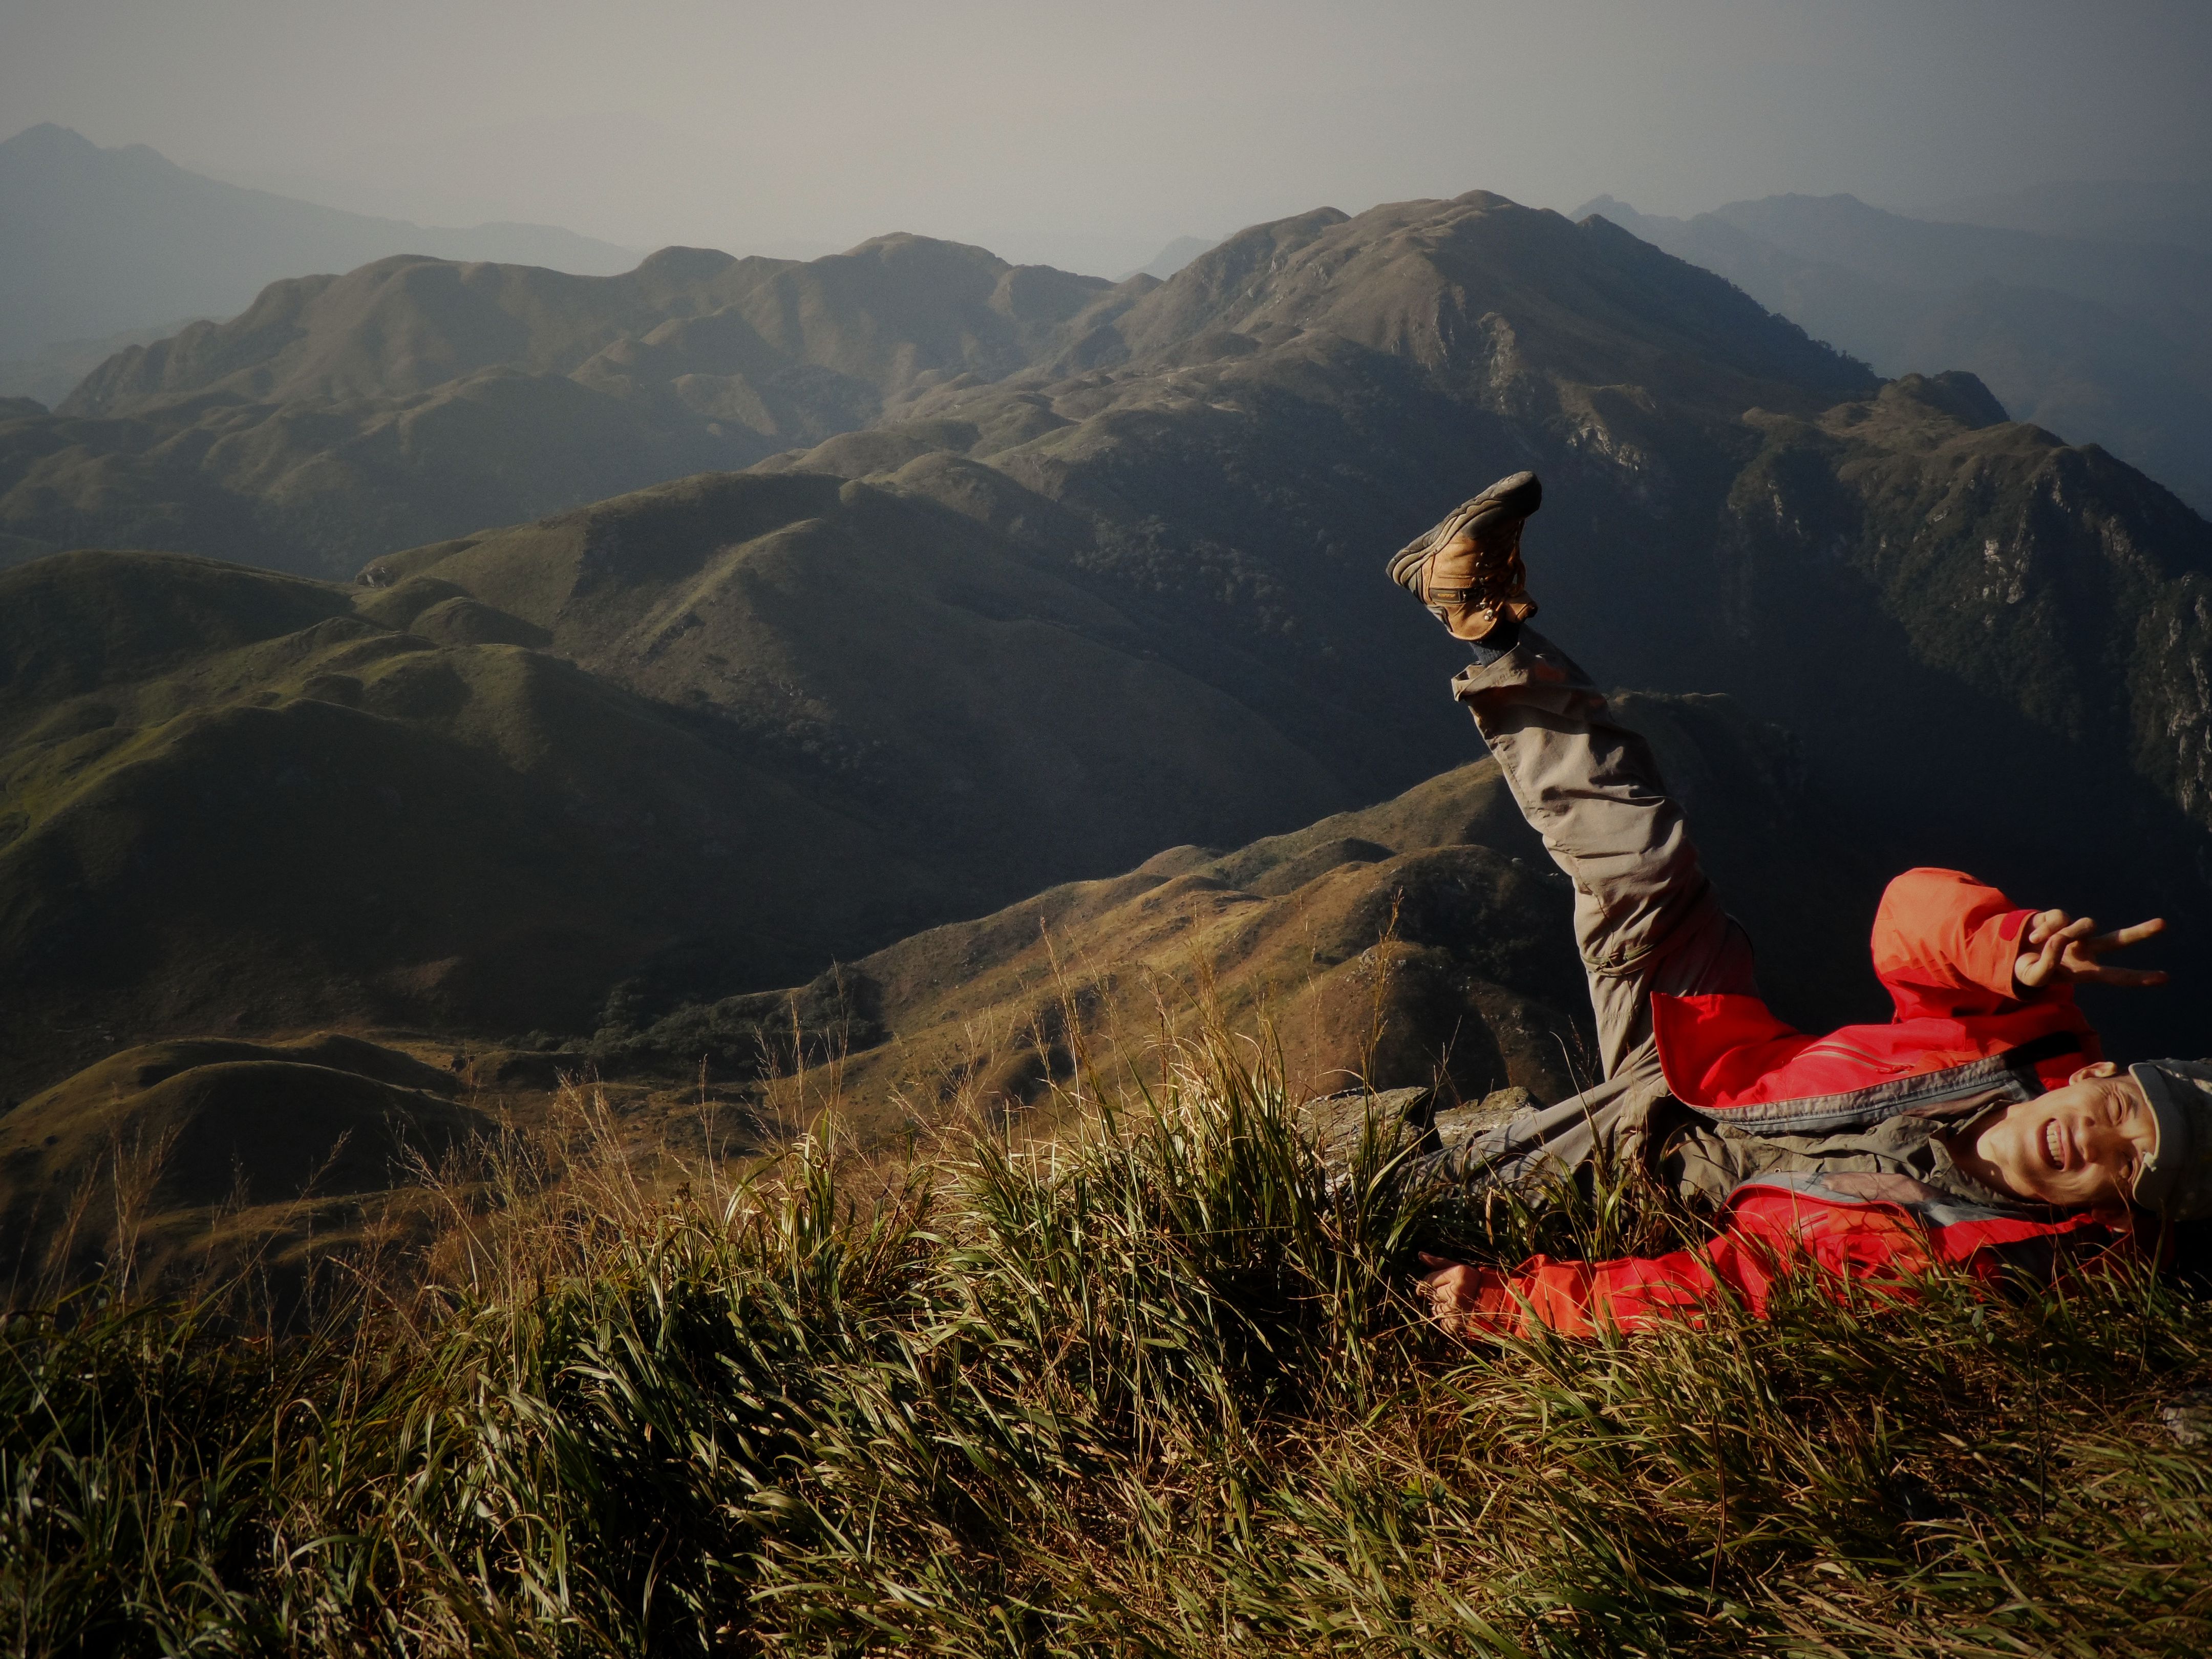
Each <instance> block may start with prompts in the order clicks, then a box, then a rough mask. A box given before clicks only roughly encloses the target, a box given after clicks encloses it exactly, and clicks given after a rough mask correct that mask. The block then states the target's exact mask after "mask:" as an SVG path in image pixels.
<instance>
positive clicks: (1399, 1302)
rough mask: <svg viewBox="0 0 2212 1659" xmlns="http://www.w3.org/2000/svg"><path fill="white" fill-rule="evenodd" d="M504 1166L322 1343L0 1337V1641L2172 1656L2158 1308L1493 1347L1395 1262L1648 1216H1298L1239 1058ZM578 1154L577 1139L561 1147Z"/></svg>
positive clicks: (2186, 1568)
mask: <svg viewBox="0 0 2212 1659" xmlns="http://www.w3.org/2000/svg"><path fill="white" fill-rule="evenodd" d="M581 1128H582V1130H583V1131H584V1132H585V1133H582V1134H581V1135H580V1137H579V1138H577V1139H574V1140H573V1141H572V1142H571V1143H569V1144H568V1145H566V1146H558V1147H552V1148H550V1149H549V1148H547V1147H543V1146H540V1147H537V1148H530V1149H509V1151H508V1154H507V1156H506V1157H504V1158H502V1160H501V1163H500V1165H499V1178H498V1179H497V1180H495V1181H493V1182H489V1183H479V1184H478V1185H477V1186H475V1187H472V1188H471V1189H470V1193H471V1197H470V1199H469V1200H468V1201H467V1202H465V1203H462V1202H460V1201H459V1200H458V1199H457V1201H456V1211H455V1221H454V1224H453V1227H452V1229H451V1230H450V1231H449V1232H448V1235H447V1237H446V1239H445V1240H444V1241H442V1243H441V1245H440V1247H439V1251H438V1253H437V1254H436V1255H435V1256H434V1257H433V1259H432V1263H431V1272H430V1277H429V1282H428V1284H427V1285H425V1286H424V1287H423V1288H422V1289H421V1290H420V1291H418V1292H416V1293H415V1294H413V1295H411V1296H410V1297H408V1298H406V1299H404V1300H400V1301H394V1300H392V1299H391V1298H389V1297H381V1298H380V1297H379V1296H377V1295H376V1294H374V1293H373V1291H372V1290H371V1288H370V1282H371V1281H370V1280H369V1279H366V1278H365V1279H364V1280H363V1285H362V1289H361V1290H360V1291H359V1292H358V1293H357V1294H356V1297H354V1298H353V1299H352V1301H351V1302H350V1303H349V1304H344V1305H342V1306H339V1307H337V1308H335V1309H333V1310H332V1311H331V1313H330V1314H329V1315H328V1316H326V1317H325V1318H324V1319H323V1320H322V1321H321V1322H320V1323H319V1325H318V1327H317V1328H316V1329H315V1330H313V1332H311V1333H308V1334H303V1335H295V1336H290V1337H284V1338H281V1339H280V1338H276V1337H272V1336H270V1335H267V1334H264V1335H261V1336H258V1337H256V1336H253V1335H252V1334H249V1333H248V1332H246V1330H245V1329H243V1328H241V1326H240V1322H239V1321H238V1320H237V1318H236V1316H235V1312H234V1310H229V1309H226V1308H224V1307H222V1306H220V1305H218V1304H213V1303H210V1304H208V1305H206V1306H203V1307H199V1308H182V1307H175V1306H163V1307H155V1306H132V1305H129V1304H125V1302H123V1301H121V1300H118V1299H115V1298H112V1297H111V1298H107V1299H104V1300H103V1299H101V1298H100V1296H99V1295H98V1293H96V1292H88V1293H87V1294H86V1295H84V1296H83V1297H80V1298H78V1299H77V1300H75V1301H71V1302H65V1303H64V1304H59V1305H58V1306H55V1307H53V1308H51V1309H49V1310H46V1311H44V1312H41V1313H40V1314H37V1315H34V1316H17V1317H15V1318H14V1319H13V1320H11V1321H10V1322H9V1323H8V1325H7V1326H6V1327H5V1328H4V1331H3V1332H0V1504H4V1510H0V1640H4V1641H5V1642H6V1643H7V1644H8V1645H9V1648H10V1649H11V1650H21V1651H27V1652H103V1653H106V1652H118V1653H155V1652H187V1651H190V1652H210V1653H226V1652H255V1653H258V1652H270V1653H275V1652H279V1651H282V1652H302V1651H307V1652H333V1653H335V1652H349V1653H350V1652H362V1651H378V1652H392V1651H397V1652H405V1653H423V1654H445V1653H459V1652H464V1651H465V1652H470V1653H495V1654H506V1653H512V1654H518V1655H521V1654H528V1655H538V1654H567V1653H575V1654H597V1653H646V1652H652V1653H678V1652H695V1651H696V1652H702V1653H718V1652H727V1653H738V1654H743V1653H758V1652H766V1651H771V1650H774V1651H789V1652H803V1653H862V1652H871V1651H874V1652H896V1653H945V1654H985V1653H989V1654H1020V1653H1039V1654H1044V1653H1069V1654H1073V1653H1098V1652H1106V1653H1127V1654H1213V1653H1220V1654H1230V1653H1249V1652H1255V1651H1267V1652H1271V1653H1285V1652H1293V1653H1305V1652H1322V1651H1328V1652H1336V1651H1347V1650H1348V1651H1358V1652H1373V1653H1390V1654H1422V1655H1429V1654H1436V1655H1445V1654H1469V1655H1479V1654H1531V1655H1535V1654H1542V1655H1553V1654H1557V1655H1569V1654H1590V1653H1610V1652H1639V1653H1711V1654H1737V1653H1747V1652H1774V1653H1806V1654H1814V1653H1821V1654H1832V1653H1846V1654H1861V1653H1863V1654H1893V1653H1894V1654H1905V1653H1912V1654H1921V1653H1952V1654H1960V1655H1968V1654H1993V1655H1994V1654H2006V1655H2017V1654H2034V1653H2052V1654H2059V1653H2069V1654H2070V1653H2081V1654H2087V1653H2096V1654H2130V1653H2142V1654H2193V1653H2197V1652H2202V1651H2204V1650H2206V1649H2207V1648H2208V1646H2212V1559H2208V1549H2207V1543H2208V1538H2212V1528H2208V1514H2207V1505H2208V1501H2212V1449H2208V1448H2207V1446H2206V1445H2204V1444H2203V1443H2197V1444H2184V1443H2181V1442H2180V1441H2179V1440H2178V1439H2177V1438H2176V1437H2175V1436H2174V1435H2173V1434H2172V1433H2171V1432H2169V1431H2167V1430H2166V1428H2164V1427H2162V1426H2161V1422H2160V1409H2161V1407H2167V1406H2170V1405H2172V1402H2173V1401H2175V1400H2176V1399H2177V1398H2178V1397H2179V1396H2180V1395H2184V1394H2186V1393H2187V1392H2189V1391H2191V1390H2192V1389H2198V1388H2201V1387H2203V1386H2205V1385H2206V1384H2208V1383H2212V1320H2208V1316H2207V1313H2206V1310H2204V1309H2203V1307H2202V1306H2201V1305H2200V1304H2197V1303H2196V1302H2193V1301H2191V1300H2188V1299H2185V1298H2184V1297H2179V1295H2177V1294H2176V1293H2173V1292H2172V1291H2168V1290H2166V1289H2164V1288H2162V1287H2160V1286H2159V1285H2156V1284H2154V1283H2152V1282H2150V1281H2148V1279H2143V1280H2115V1281H2110V1282H2105V1283H2100V1284H2096V1285H2085V1286H2081V1287H2080V1288H2078V1289H2076V1290H2075V1291H2072V1292H2070V1293H2069V1294H2067V1295H2064V1296H2051V1297H2040V1298H2030V1299H2027V1300H2022V1301H2016V1302H1998V1301H1990V1300H1986V1299H1983V1298H1979V1297H1976V1296H1974V1295H1973V1294H1972V1293H1971V1292H1970V1291H1968V1290H1967V1289H1966V1287H1965V1286H1963V1285H1960V1284H1957V1283H1954V1282H1952V1281H1949V1280H1944V1279H1936V1280H1931V1281H1930V1282H1929V1283H1928V1284H1927V1285H1925V1286H1924V1287H1923V1291H1922V1293H1921V1294H1920V1295H1919V1297H1917V1299H1916V1300H1915V1301H1914V1302H1912V1303H1911V1304H1909V1305H1903V1306H1899V1305H1890V1306H1887V1307H1884V1308H1881V1309H1875V1308H1869V1307H1865V1306H1860V1305H1856V1304H1850V1303H1841V1304H1839V1303H1838V1302H1837V1301H1835V1300H1833V1299H1832V1298H1829V1297H1822V1296H1820V1295H1818V1294H1815V1293H1813V1292H1811V1291H1807V1292H1805V1293H1803V1294H1801V1295H1799V1296H1796V1297H1785V1298H1784V1301H1783V1304H1782V1305H1781V1306H1780V1307H1779V1308H1778V1310H1777V1311H1776V1314H1775V1316H1774V1317H1773V1318H1772V1319H1771V1320H1770V1321H1769V1322H1765V1323H1763V1324H1761V1323H1754V1322H1749V1321H1746V1320H1742V1319H1739V1318H1736V1317H1734V1316H1726V1315H1723V1316H1719V1317H1717V1318H1716V1319H1715V1320H1713V1321H1712V1322H1711V1323H1710V1324H1709V1325H1708V1326H1707V1327H1706V1328H1703V1329H1699V1330H1690V1329H1674V1330H1668V1331H1666V1332H1662V1333H1659V1334H1650V1335H1644V1336H1640V1337H1636V1338H1632V1339H1617V1340H1607V1341H1589V1342H1564V1341H1556V1340H1534V1341H1529V1342H1525V1343H1515V1344H1509V1345H1504V1346H1499V1347H1496V1348H1490V1349H1484V1350H1481V1351H1474V1350H1468V1349H1464V1348H1458V1347H1455V1346H1449V1345H1447V1344H1445V1343H1443V1342H1442V1341H1441V1340H1437V1338H1435V1337H1434V1336H1433V1335H1431V1334H1430V1333H1428V1332H1427V1331H1426V1330H1425V1329H1424V1328H1422V1327H1421V1326H1420V1325H1419V1322H1418V1321H1417V1320H1416V1319H1415V1317H1414V1312H1413V1309H1412V1307H1411V1306H1410V1305H1409V1304H1408V1303H1407V1300H1406V1298H1405V1295H1404V1291H1405V1286H1406V1285H1407V1281H1408V1277H1409V1270H1410V1267H1411V1264H1412V1262H1413V1256H1414V1252H1415V1251H1416V1249H1419V1248H1437V1247H1439V1246H1443V1247H1446V1248H1451V1249H1459V1250H1462V1251H1466V1252H1468V1253H1480V1254H1486V1255H1495V1256H1500V1257H1512V1256H1516V1255H1518V1254H1520V1253H1521V1252H1522V1251H1524V1250H1526V1249H1528V1248H1530V1247H1531V1246H1532V1245H1534V1244H1538V1243H1541V1244H1543V1245H1544V1246H1545V1247H1547V1248H1550V1249H1555V1250H1556V1249H1559V1248H1561V1245H1562V1243H1563V1242H1570V1243H1571V1241H1572V1240H1573V1239H1575V1238H1576V1237H1580V1239H1581V1240H1582V1242H1583V1243H1584V1244H1585V1245H1588V1246H1590V1247H1594V1248H1605V1247H1606V1246H1607V1244H1609V1243H1613V1242H1615V1241H1618V1240H1620V1239H1621V1238H1624V1237H1631V1236H1632V1235H1634V1234H1636V1233H1637V1232H1638V1231H1645V1232H1649V1231H1653V1230H1663V1229H1664V1228H1665V1226H1667V1225H1668V1223H1667V1222H1666V1221H1665V1219H1664V1218H1662V1217H1658V1216H1656V1214H1655V1213H1653V1212H1650V1211H1648V1210H1645V1209H1642V1208H1640V1207H1639V1205H1638V1200H1637V1195H1636V1194H1635V1193H1634V1192H1633V1190H1632V1188H1628V1187H1626V1185H1625V1184H1622V1183H1601V1186H1600V1190H1598V1191H1596V1192H1595V1193H1591V1192H1583V1193H1575V1192H1571V1191H1570V1192H1563V1193H1561V1194H1557V1195H1556V1197H1555V1199H1554V1200H1553V1201H1552V1202H1550V1203H1548V1204H1547V1205H1545V1206H1533V1207H1532V1206H1525V1205H1516V1206H1493V1207H1492V1212H1490V1213H1488V1214H1486V1215H1485V1214H1468V1213H1462V1212H1455V1211H1454V1210H1452V1209H1449V1208H1448V1207H1443V1206H1439V1205H1438V1203H1437V1201H1436V1200H1433V1199H1432V1198H1430V1197H1427V1196H1425V1195H1423V1194H1421V1193H1419V1192H1418V1191H1416V1190H1415V1189H1414V1188H1413V1187H1412V1186H1411V1185H1410V1184H1409V1182H1408V1181H1407V1176H1406V1172H1405V1170H1404V1169H1403V1167H1402V1165H1400V1164H1393V1163H1392V1162H1391V1161H1390V1160H1389V1159H1388V1158H1385V1157H1383V1156H1382V1155H1381V1154H1380V1153H1379V1152H1370V1153H1369V1154H1368V1155H1366V1156H1364V1157H1363V1158H1361V1159H1360V1160H1359V1161H1358V1163H1357V1164H1356V1165H1355V1167H1354V1169H1353V1170H1352V1176H1351V1179H1350V1181H1349V1183H1348V1184H1347V1185H1344V1186H1342V1187H1341V1188H1340V1190H1337V1191H1335V1192H1334V1193H1333V1192H1332V1191H1331V1188H1330V1185H1329V1183H1328V1180H1327V1179H1326V1177H1325V1175H1324V1172H1323V1171H1322V1169H1321V1168H1320V1167H1319V1165H1318V1164H1317V1163H1316V1159H1315V1158H1314V1157H1313V1156H1312V1154H1311V1152H1310V1150H1309V1148H1308V1146H1307V1144H1306V1143H1305V1141H1304V1139H1303V1138H1302V1137H1301V1135H1300V1133H1299V1132H1298V1129H1297V1121H1296V1117H1295V1115H1294V1113H1293V1112H1292V1111H1291V1109H1290V1106H1289V1103H1288V1101H1287V1100H1286V1097H1285V1090H1284V1087H1283V1085H1282V1081H1281V1079H1280V1077H1279V1074H1278V1073H1277V1072H1276V1071H1275V1070H1274V1069H1273V1067H1271V1066H1270V1065H1269V1064H1268V1063H1267V1057H1266V1055H1265V1054H1263V1053H1260V1052H1257V1051H1253V1050H1247V1049H1240V1048H1237V1046H1235V1045H1234V1044H1232V1043H1231V1042H1228V1041H1227V1040H1225V1039H1222V1040H1215V1041H1212V1042H1210V1043H1207V1044H1205V1045H1201V1046H1200V1047H1197V1048H1193V1049H1192V1050H1190V1051H1189V1052H1188V1054H1187V1055H1186V1057H1185V1063H1184V1064H1183V1065H1182V1066H1180V1067H1178V1068H1176V1069H1175V1070H1173V1071H1172V1072H1171V1073H1170V1077H1169V1080H1168V1082H1167V1083H1166V1085H1164V1087H1163V1088H1162V1089H1161V1090H1159V1091H1156V1092H1155V1093H1153V1094H1152V1095H1149V1096H1147V1095H1139V1096H1137V1097H1133V1098H1131V1099H1127V1100H1124V1101H1122V1102H1121V1103H1119V1104H1118V1105H1116V1106H1115V1107H1114V1108H1112V1109H1107V1110H1104V1111H1103V1112H1101V1113H1100V1114H1099V1115H1098V1118H1097V1128H1096V1130H1095V1132H1093V1133H1089V1134H1087V1135H1085V1136H1083V1137H1080V1138H1078V1139H1072V1140H1066V1141H1062V1142H1060V1143H1058V1144H1054V1145H1049V1146H1023V1145H1021V1144H1020V1143H1018V1141H1016V1140H1013V1139H1009V1138H1007V1137H1006V1136H1004V1135H1000V1136H993V1137H983V1138H981V1139H977V1140H975V1142H973V1143H972V1144H970V1145H969V1146H965V1147H963V1148H962V1149H960V1150H959V1151H957V1152H954V1153H948V1154H946V1155H945V1156H944V1157H942V1158H939V1159H938V1160H936V1161H934V1162H924V1163H922V1164H917V1165H915V1167H914V1168H912V1169H911V1170H905V1171H902V1172H901V1173H899V1174H898V1175H896V1176H894V1177H892V1179H891V1180H890V1184H889V1185H885V1184H884V1179H883V1177H882V1176H881V1174H880V1172H879V1171H877V1170H872V1169H870V1168H868V1167H867V1166H866V1165H863V1164H858V1163H856V1162H852V1161H847V1162H845V1163H843V1164H841V1163H840V1161H839V1160H837V1159H836V1158H832V1157H830V1156H829V1153H828V1152H826V1151H825V1150H824V1149H823V1148H822V1147H821V1146H814V1145H811V1146H807V1147H805V1148H803V1149H802V1150H801V1151H800V1152H799V1153H798V1154H797V1155H795V1156H794V1157H793V1158H791V1159H790V1160H788V1161H787V1164H785V1165H784V1166H783V1167H781V1169H780V1170H776V1171H775V1172H774V1173H773V1175H772V1176H769V1177H764V1178H761V1179H757V1180H754V1181H750V1182H742V1183H738V1184H735V1185H726V1184H723V1183H721V1182H719V1181H718V1180H717V1179H716V1178H715V1176H714V1172H713V1171H712V1170H701V1171H699V1172H698V1173H697V1178H696V1180H695V1181H694V1182H693V1183H692V1185H691V1186H690V1188H684V1189H682V1190H680V1191H677V1192H673V1193H666V1192H661V1191H657V1190H649V1189H647V1188H645V1187H643V1186H641V1185H640V1184H639V1183H638V1182H635V1181H634V1180H632V1179H631V1177H630V1175H629V1170H628V1168H627V1166H625V1165H624V1164H623V1162H622V1160H621V1158H620V1157H619V1155H618V1153H617V1152H614V1151H612V1150H611V1148H612V1146H613V1145H614V1142H613V1139H612V1138H611V1136H606V1137H604V1138H602V1139H597V1140H595V1139H593V1137H592V1134H591V1133H589V1132H590V1130H591V1129H592V1124H591V1121H589V1115H588V1113H586V1116H585V1118H584V1119H583V1120H582V1121H581ZM595 1148H596V1149H597V1150H595Z"/></svg>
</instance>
